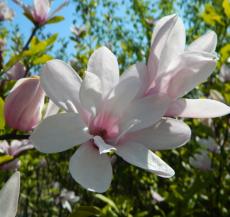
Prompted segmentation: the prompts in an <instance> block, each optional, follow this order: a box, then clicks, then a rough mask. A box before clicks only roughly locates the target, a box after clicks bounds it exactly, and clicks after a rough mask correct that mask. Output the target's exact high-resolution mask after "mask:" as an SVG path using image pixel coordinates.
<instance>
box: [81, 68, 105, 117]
mask: <svg viewBox="0 0 230 217" xmlns="http://www.w3.org/2000/svg"><path fill="white" fill-rule="evenodd" d="M79 96H80V101H81V104H82V105H83V106H84V108H86V109H87V111H91V112H93V113H94V114H95V113H96V109H97V108H98V106H99V105H101V103H102V96H103V90H102V89H101V80H100V78H99V77H98V76H97V75H96V74H94V73H91V72H86V74H85V77H84V79H83V82H82V84H81V87H80V93H79Z"/></svg>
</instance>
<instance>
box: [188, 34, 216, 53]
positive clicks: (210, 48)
mask: <svg viewBox="0 0 230 217" xmlns="http://www.w3.org/2000/svg"><path fill="white" fill-rule="evenodd" d="M216 45H217V35H216V33H215V32H214V31H210V32H207V33H206V34H204V35H202V36H201V37H199V38H198V39H196V40H195V41H193V42H192V43H191V44H190V45H189V46H188V48H187V49H188V50H189V51H205V52H209V53H214V52H215V49H216Z"/></svg>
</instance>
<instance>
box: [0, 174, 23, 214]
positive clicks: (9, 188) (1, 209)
mask: <svg viewBox="0 0 230 217" xmlns="http://www.w3.org/2000/svg"><path fill="white" fill-rule="evenodd" d="M19 192H20V173H19V172H16V173H14V175H12V176H11V178H10V179H9V180H8V181H7V183H6V184H5V186H4V187H3V188H2V190H1V191H0V213H1V216H4V217H15V216H16V213H17V209H18V198H19Z"/></svg>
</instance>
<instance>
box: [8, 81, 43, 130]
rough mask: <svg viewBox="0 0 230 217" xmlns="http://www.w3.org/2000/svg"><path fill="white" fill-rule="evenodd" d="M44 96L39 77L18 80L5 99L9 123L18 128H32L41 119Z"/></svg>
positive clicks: (10, 125)
mask: <svg viewBox="0 0 230 217" xmlns="http://www.w3.org/2000/svg"><path fill="white" fill-rule="evenodd" d="M44 98H45V93H44V91H43V90H42V89H41V86H40V80H39V78H23V79H20V80H18V81H17V82H16V84H15V86H14V87H13V89H12V90H11V92H10V94H9V96H8V97H7V98H6V101H5V107H4V114H5V120H6V123H7V125H8V126H9V127H11V128H14V129H17V130H22V131H28V130H32V129H33V128H34V127H36V125H37V124H38V122H39V121H40V119H41V109H42V106H43V105H44Z"/></svg>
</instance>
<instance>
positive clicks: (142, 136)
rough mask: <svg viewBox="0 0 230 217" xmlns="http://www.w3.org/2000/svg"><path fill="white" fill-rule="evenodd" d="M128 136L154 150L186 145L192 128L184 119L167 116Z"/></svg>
mask: <svg viewBox="0 0 230 217" xmlns="http://www.w3.org/2000/svg"><path fill="white" fill-rule="evenodd" d="M128 138H129V140H132V141H135V142H138V143H141V144H143V145H145V146H146V147H147V148H149V149H152V150H167V149H172V148H178V147H181V146H183V145H185V144H186V143H187V142H188V141H189V140H190V138H191V129H190V128H189V126H188V125H187V124H185V123H184V122H183V121H180V120H176V119H171V118H166V119H162V120H160V121H159V122H158V123H156V124H154V125H153V126H151V127H148V128H145V129H143V130H140V131H136V132H134V133H132V134H130V135H129V136H128Z"/></svg>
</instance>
